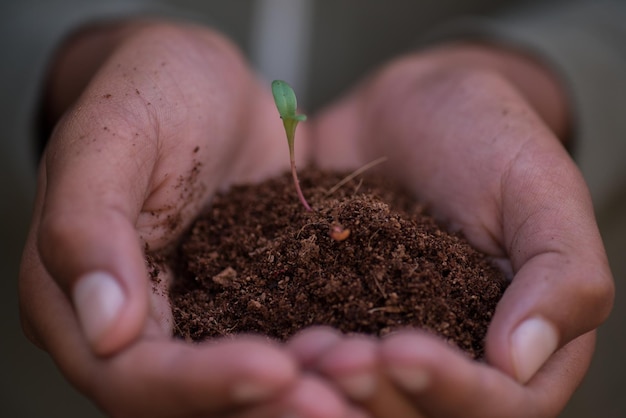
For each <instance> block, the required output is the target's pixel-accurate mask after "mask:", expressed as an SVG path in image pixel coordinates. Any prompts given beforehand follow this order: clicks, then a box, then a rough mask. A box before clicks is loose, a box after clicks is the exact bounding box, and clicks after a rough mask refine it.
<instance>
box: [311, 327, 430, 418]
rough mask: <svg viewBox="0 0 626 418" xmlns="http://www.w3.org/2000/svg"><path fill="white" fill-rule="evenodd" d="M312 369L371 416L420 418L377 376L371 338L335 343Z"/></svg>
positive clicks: (387, 382) (403, 398) (375, 352)
mask: <svg viewBox="0 0 626 418" xmlns="http://www.w3.org/2000/svg"><path fill="white" fill-rule="evenodd" d="M315 370H316V371H317V372H319V373H322V374H323V375H324V376H326V377H327V378H329V379H331V381H332V382H333V383H334V384H335V385H337V387H338V388H339V389H340V390H341V391H342V392H343V393H344V394H346V395H347V396H348V398H350V399H351V400H352V401H354V402H357V403H358V404H359V405H360V406H362V407H363V409H365V410H366V411H368V413H369V414H370V415H371V416H373V417H380V418H382V417H389V416H393V417H398V418H402V417H405V418H410V417H420V416H421V415H420V414H419V413H418V412H417V411H416V410H415V408H414V407H413V406H412V405H411V404H410V403H409V402H408V401H407V399H406V398H405V397H404V395H403V394H401V393H399V392H398V391H397V390H396V389H395V388H394V387H393V386H392V385H391V384H390V382H389V380H388V379H387V377H386V375H384V374H381V369H380V367H379V361H378V346H377V342H376V341H375V340H374V339H371V338H366V337H363V336H358V337H348V338H344V339H341V340H339V341H337V343H336V344H334V345H333V346H332V347H330V348H328V349H327V350H326V351H325V352H324V353H323V354H322V355H321V356H320V357H319V358H318V361H317V364H316V367H315Z"/></svg>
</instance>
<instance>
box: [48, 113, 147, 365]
mask: <svg viewBox="0 0 626 418" xmlns="http://www.w3.org/2000/svg"><path fill="white" fill-rule="evenodd" d="M68 125H73V124H68V123H64V124H62V125H61V126H60V127H59V129H58V130H57V133H55V135H54V137H53V138H52V140H51V143H50V147H49V149H48V150H47V152H46V158H45V160H44V161H43V163H42V170H43V173H42V176H41V178H43V180H42V181H43V183H44V184H43V185H40V187H43V189H44V190H45V193H44V199H43V205H42V207H41V217H40V219H39V222H40V228H39V232H38V243H37V246H38V250H39V253H40V257H41V260H42V262H43V264H44V266H45V267H46V269H47V271H48V273H49V274H50V275H51V276H52V277H53V278H54V280H55V281H56V282H57V283H58V284H59V286H60V288H61V289H62V290H63V291H64V292H65V293H66V295H67V296H68V298H69V299H70V300H71V302H72V305H73V307H74V310H75V313H76V315H77V317H78V320H79V322H80V325H81V327H82V330H83V332H84V336H85V338H86V339H87V340H88V342H89V344H90V345H91V347H92V349H93V351H94V352H95V353H96V354H99V355H110V354H112V353H114V352H115V351H117V350H119V349H121V348H123V347H124V346H125V345H127V344H128V343H130V342H131V341H132V340H133V339H135V338H136V337H137V336H138V335H139V333H140V331H141V329H142V327H143V325H144V322H145V321H146V317H147V314H148V308H149V290H148V289H149V286H148V280H147V273H146V268H145V262H144V256H143V252H142V245H141V242H140V239H139V237H138V234H137V232H136V229H135V222H136V219H137V216H138V214H139V212H140V211H141V207H142V205H143V200H144V196H146V190H147V187H148V184H149V183H148V182H149V177H150V173H151V170H152V168H151V167H152V166H153V165H154V163H153V162H152V161H151V157H150V155H149V153H146V150H145V149H146V148H147V147H145V146H144V147H141V148H143V153H142V155H139V154H137V153H133V152H129V150H128V149H127V148H128V147H129V146H128V144H129V141H126V140H124V139H123V138H124V136H125V135H124V133H123V132H122V131H121V130H118V131H117V132H115V133H112V131H113V129H111V130H110V131H108V133H107V132H105V133H102V132H98V133H97V134H94V132H93V131H95V129H94V130H93V131H90V130H89V129H87V132H88V133H85V134H81V135H78V137H79V138H84V140H83V139H78V140H72V141H69V140H67V138H75V137H76V136H77V132H76V130H74V129H73V130H72V132H69V129H68V128H67V126H68ZM91 134H93V135H94V138H95V139H90V140H87V139H86V138H88V137H90V136H91ZM112 134H115V135H114V136H112ZM101 144H104V145H101Z"/></svg>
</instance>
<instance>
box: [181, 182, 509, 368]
mask: <svg viewBox="0 0 626 418" xmlns="http://www.w3.org/2000/svg"><path fill="white" fill-rule="evenodd" d="M300 176H301V185H302V188H303V191H304V194H305V196H307V199H308V200H309V203H310V204H311V206H312V207H313V208H314V211H313V212H307V211H306V210H305V209H304V207H303V206H302V205H301V204H300V202H299V201H298V199H297V197H296V193H295V189H294V185H293V182H292V180H291V176H290V174H285V175H283V176H281V177H279V178H275V179H272V180H270V181H267V182H265V183H263V184H260V185H251V186H241V187H234V188H232V189H231V190H230V192H229V193H228V194H225V195H220V196H217V197H216V198H215V199H214V201H213V203H212V205H211V208H210V210H209V211H208V212H207V213H206V215H204V216H202V217H200V218H199V219H198V220H197V221H196V222H195V224H194V225H193V226H192V228H191V230H190V232H189V234H188V235H187V236H186V238H185V239H184V240H183V242H182V243H181V245H180V247H179V249H178V256H177V260H176V263H175V264H176V265H175V266H174V269H175V271H176V277H177V278H178V279H177V280H176V281H175V283H174V284H173V286H172V288H171V291H170V299H171V302H172V307H173V312H174V319H175V330H176V331H175V332H176V335H177V336H179V337H182V338H185V339H187V340H194V341H197V340H203V339H206V338H209V337H217V336H225V335H230V334H235V333H250V332H252V333H261V334H265V335H267V336H270V337H273V338H277V339H280V340H284V339H287V338H289V337H290V336H291V335H293V334H294V333H296V332H297V331H298V330H300V329H302V328H305V327H308V326H311V325H322V324H324V325H330V326H333V327H336V328H338V329H339V330H341V331H343V332H346V333H367V334H374V335H384V334H386V333H389V332H390V331H392V330H396V329H398V328H404V327H419V328H422V329H426V330H428V331H431V332H433V333H435V334H437V335H440V336H442V337H443V338H445V339H446V340H448V341H449V342H451V343H452V344H454V345H456V346H458V347H460V348H461V349H463V350H465V351H466V352H467V353H469V354H470V355H471V356H472V357H475V358H480V357H482V356H483V340H484V338H485V334H486V330H487V326H488V325H489V322H490V319H491V317H492V315H493V312H494V309H495V306H496V304H497V302H498V300H499V299H500V297H501V295H502V293H503V291H504V289H505V287H506V281H505V279H504V277H503V275H502V274H501V273H500V271H499V270H498V269H497V268H495V267H494V266H493V265H492V264H491V263H490V261H489V260H488V259H487V258H486V257H485V256H484V255H482V254H481V253H479V252H477V251H476V250H474V249H473V248H472V247H471V246H470V245H469V244H468V243H467V242H466V240H465V239H463V238H462V237H461V236H459V235H453V234H449V233H447V232H445V231H444V230H442V229H441V228H440V227H439V226H438V225H437V224H436V223H435V221H434V220H433V219H432V218H431V217H428V216H426V215H425V214H424V213H422V212H423V211H422V210H421V209H420V208H419V206H418V205H416V204H414V203H412V202H411V201H410V200H409V199H408V198H407V197H406V195H405V194H403V193H397V191H393V190H392V188H391V187H389V185H385V184H382V182H380V181H373V180H372V179H369V180H368V181H363V179H362V178H358V179H355V180H352V181H350V182H348V183H347V184H345V185H343V186H342V187H340V188H339V189H338V190H336V191H334V192H333V193H332V194H330V195H327V194H326V191H327V190H329V189H331V188H332V186H334V185H335V184H337V182H339V181H340V180H341V179H342V178H343V176H342V175H337V174H332V175H331V174H328V173H321V172H318V171H313V170H306V171H302V172H301V173H300ZM347 230H349V232H347ZM333 231H334V232H333Z"/></svg>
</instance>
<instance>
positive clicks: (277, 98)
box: [272, 80, 312, 210]
mask: <svg viewBox="0 0 626 418" xmlns="http://www.w3.org/2000/svg"><path fill="white" fill-rule="evenodd" d="M272 94H273V95H274V102H275V103H276V108H277V109H278V114H279V115H280V118H281V119H282V120H283V126H284V127H285V134H286V135H287V143H288V144H289V158H290V160H291V175H292V177H293V181H294V183H295V185H296V191H297V193H298V198H299V199H300V201H301V202H302V204H303V205H304V207H305V208H306V210H312V209H311V206H309V204H308V202H307V201H306V199H305V198H304V195H303V194H302V189H300V182H299V180H298V173H297V171H296V159H295V153H294V139H295V135H296V127H297V126H298V123H299V122H304V121H305V120H306V115H303V114H300V115H299V114H297V110H298V101H297V99H296V93H294V91H293V89H292V88H291V86H290V85H289V84H287V83H286V82H284V81H282V80H274V81H272Z"/></svg>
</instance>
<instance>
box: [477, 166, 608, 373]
mask: <svg viewBox="0 0 626 418" xmlns="http://www.w3.org/2000/svg"><path fill="white" fill-rule="evenodd" d="M524 158H527V159H528V160H525V161H522V163H521V164H520V165H521V166H522V167H525V168H527V167H532V170H531V172H530V173H529V171H523V173H524V174H523V175H522V174H519V173H518V171H519V170H518V169H517V168H515V167H513V168H511V173H510V175H509V177H508V178H507V183H506V184H505V186H504V187H505V188H507V189H508V190H510V191H511V195H510V196H509V197H508V198H506V199H504V206H503V213H504V216H503V217H504V219H505V222H504V225H503V227H504V231H505V232H504V236H505V241H506V242H507V248H508V254H510V258H511V263H512V267H513V270H514V271H515V272H516V273H515V276H514V278H513V281H512V282H511V284H510V286H509V288H508V289H507V290H506V292H505V294H504V296H503V298H502V300H501V301H500V303H499V304H498V309H497V310H496V313H495V315H494V318H493V320H492V323H491V325H490V328H489V331H488V334H487V341H486V352H487V359H488V360H489V362H490V363H491V364H494V365H496V366H497V367H499V368H501V369H502V370H504V371H506V372H508V373H509V374H510V375H512V376H513V377H515V378H516V380H518V381H519V382H521V383H526V382H528V381H529V380H531V379H532V378H533V376H534V375H535V373H536V372H537V371H539V370H540V369H541V367H542V366H543V365H544V363H545V362H546V361H547V360H548V358H550V357H551V356H552V354H553V353H554V352H555V351H556V350H558V349H559V348H561V347H563V346H564V345H566V344H567V343H568V342H570V341H572V340H573V339H575V338H577V337H578V336H580V335H582V334H585V333H587V332H589V331H592V330H594V329H595V328H597V327H598V326H599V325H600V324H601V323H602V322H603V321H604V320H605V319H606V318H607V317H608V315H609V312H610V310H611V307H612V302H613V294H614V286H613V278H612V275H611V271H610V269H609V265H608V260H607V258H606V254H605V251H604V246H603V243H602V238H601V236H600V233H599V231H598V227H597V225H596V222H595V216H594V212H593V206H592V203H591V198H590V196H589V192H588V190H587V188H586V186H585V183H584V181H583V179H582V177H581V175H580V173H579V172H578V170H577V169H576V167H575V166H574V165H573V162H570V161H569V160H568V159H565V158H560V159H556V158H553V159H552V160H550V161H549V162H545V164H532V162H533V161H530V160H532V159H534V162H535V163H536V162H537V161H541V159H540V157H538V156H534V157H533V156H528V157H520V159H524ZM542 162H543V161H542ZM516 191H517V193H516Z"/></svg>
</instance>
